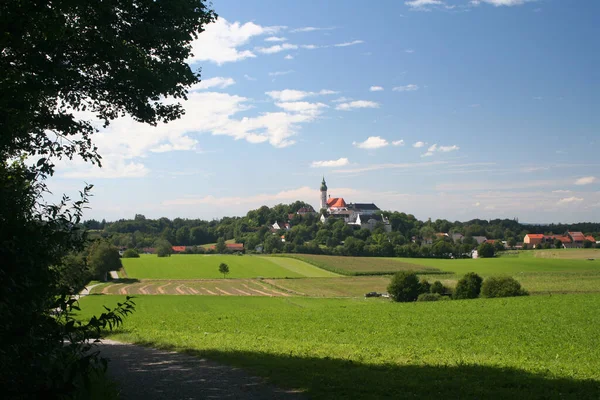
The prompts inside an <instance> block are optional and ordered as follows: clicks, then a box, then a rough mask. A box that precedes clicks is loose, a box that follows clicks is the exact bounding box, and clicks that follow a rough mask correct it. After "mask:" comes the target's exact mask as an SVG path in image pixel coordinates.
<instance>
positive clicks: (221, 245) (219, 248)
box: [215, 236, 227, 254]
mask: <svg viewBox="0 0 600 400" xmlns="http://www.w3.org/2000/svg"><path fill="white" fill-rule="evenodd" d="M226 250H227V245H226V244H225V238H224V237H222V236H221V237H220V238H219V239H217V244H216V245H215V251H216V252H217V253H219V254H223V253H225V251H226Z"/></svg>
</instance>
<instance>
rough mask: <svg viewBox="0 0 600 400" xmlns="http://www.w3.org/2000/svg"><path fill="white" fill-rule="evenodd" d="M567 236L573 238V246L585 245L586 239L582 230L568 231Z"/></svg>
mask: <svg viewBox="0 0 600 400" xmlns="http://www.w3.org/2000/svg"><path fill="white" fill-rule="evenodd" d="M565 236H568V237H569V238H571V241H572V242H573V245H572V247H583V242H584V241H585V235H584V234H583V233H581V232H567V233H566V235H565Z"/></svg>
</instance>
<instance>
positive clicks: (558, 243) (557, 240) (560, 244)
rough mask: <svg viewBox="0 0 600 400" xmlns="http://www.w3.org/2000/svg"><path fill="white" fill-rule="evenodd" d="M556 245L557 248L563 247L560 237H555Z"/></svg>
mask: <svg viewBox="0 0 600 400" xmlns="http://www.w3.org/2000/svg"><path fill="white" fill-rule="evenodd" d="M554 247H556V248H557V249H562V247H563V243H562V241H561V240H559V239H554Z"/></svg>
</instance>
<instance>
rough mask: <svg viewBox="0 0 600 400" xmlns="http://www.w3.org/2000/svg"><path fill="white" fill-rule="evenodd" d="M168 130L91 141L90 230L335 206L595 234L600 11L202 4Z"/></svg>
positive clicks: (56, 184)
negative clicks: (585, 226)
mask: <svg viewBox="0 0 600 400" xmlns="http://www.w3.org/2000/svg"><path fill="white" fill-rule="evenodd" d="M214 8H215V10H216V11H217V13H218V14H219V16H220V18H219V20H218V21H217V22H216V23H215V24H213V25H211V26H209V27H207V29H206V32H204V33H202V34H201V35H200V36H199V39H198V41H197V42H195V43H194V44H193V46H194V57H193V59H191V60H190V62H191V64H192V66H193V67H194V68H198V67H201V68H202V78H203V82H201V83H200V84H198V85H197V86H196V87H194V88H193V89H192V92H191V93H190V96H189V101H187V102H186V103H185V104H184V106H185V108H186V115H185V117H184V118H182V119H181V120H180V121H176V122H174V123H171V124H169V125H166V126H159V127H157V128H153V127H149V126H143V125H140V124H137V123H135V122H133V121H131V120H130V119H127V118H125V119H121V120H117V121H115V122H114V123H113V124H111V126H110V127H109V128H108V129H101V131H100V133H99V134H98V135H97V137H96V142H97V144H98V146H99V148H100V151H101V154H102V155H103V157H104V168H102V169H98V168H96V167H91V166H87V165H85V164H84V163H83V162H78V161H76V162H69V163H61V165H60V170H59V172H58V173H57V175H56V177H55V178H53V179H52V182H51V188H52V189H53V191H54V192H67V193H76V191H77V190H79V189H80V188H81V187H82V185H83V182H84V181H85V182H90V183H94V184H95V189H94V197H93V199H92V202H91V207H92V208H91V210H89V211H88V212H87V214H86V217H87V218H97V219H101V218H106V219H108V220H113V219H117V218H128V217H133V215H134V214H135V213H143V214H145V215H146V216H147V217H161V216H167V217H170V218H174V217H188V218H205V219H212V218H217V217H221V216H227V215H244V214H245V213H246V212H247V211H248V210H249V209H252V208H256V207H259V206H261V205H262V204H267V205H273V204H277V203H288V202H292V201H294V200H304V201H307V202H309V203H311V204H313V205H314V206H315V207H317V206H318V199H319V193H318V189H319V184H320V180H321V176H323V175H325V177H326V180H327V183H328V186H329V189H330V194H331V195H332V196H335V197H344V198H345V199H346V201H348V202H352V201H354V202H374V203H376V204H377V205H378V206H379V207H380V208H382V209H388V210H398V211H403V212H406V213H412V214H414V215H415V216H417V217H418V218H420V219H426V218H429V217H431V218H433V219H436V218H445V219H449V220H467V219H471V218H486V219H487V218H504V217H507V218H513V217H518V218H519V219H520V220H521V221H526V222H575V221H600V159H599V157H598V153H599V151H600V112H599V111H600V95H599V94H598V93H599V89H600V73H599V72H598V71H599V70H600V67H599V66H600V45H599V44H598V38H599V37H600V27H599V26H598V24H597V23H596V22H597V18H598V15H599V14H600V2H597V1H593V0H589V1H577V2H574V1H567V0H537V1H535V0H531V1H527V0H481V1H469V0H447V1H441V0H416V1H406V2H401V1H377V2H371V3H365V2H364V1H362V2H358V1H348V0H344V1H327V2H322V1H302V2H297V1H281V0H278V1H268V0H260V1H258V0H257V1H244V2H239V1H218V0H217V1H214Z"/></svg>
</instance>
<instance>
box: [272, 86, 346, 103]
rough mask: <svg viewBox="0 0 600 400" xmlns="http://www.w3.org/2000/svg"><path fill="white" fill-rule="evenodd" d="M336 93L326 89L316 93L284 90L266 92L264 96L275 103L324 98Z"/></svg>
mask: <svg viewBox="0 0 600 400" xmlns="http://www.w3.org/2000/svg"><path fill="white" fill-rule="evenodd" d="M336 93H337V92H335V91H333V90H328V89H323V90H320V91H318V92H304V91H302V90H293V89H284V90H272V91H270V92H266V93H265V94H266V95H267V96H269V97H271V98H272V99H274V100H277V101H297V100H302V99H304V98H306V97H313V96H325V95H330V94H336Z"/></svg>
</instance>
